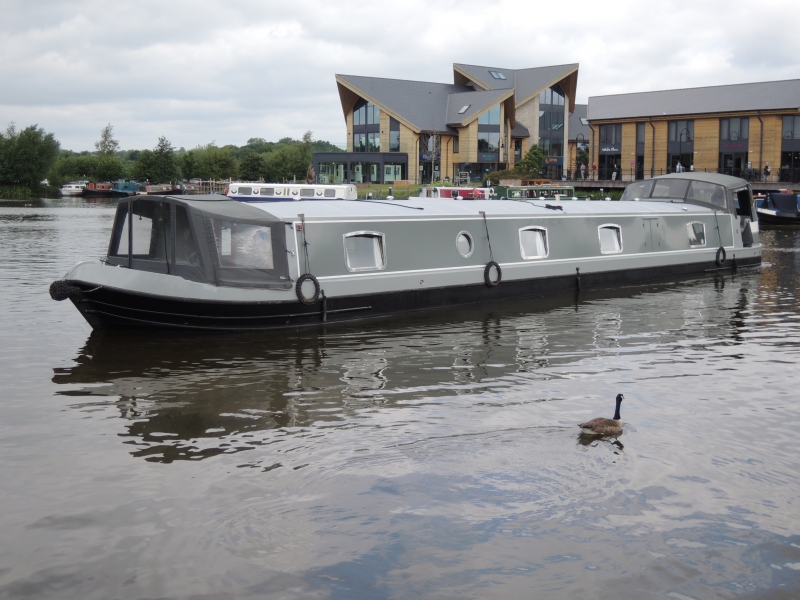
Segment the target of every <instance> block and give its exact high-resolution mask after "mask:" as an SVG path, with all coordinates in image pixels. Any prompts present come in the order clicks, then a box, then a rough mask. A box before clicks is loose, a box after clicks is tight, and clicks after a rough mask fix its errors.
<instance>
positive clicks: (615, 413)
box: [606, 398, 622, 421]
mask: <svg viewBox="0 0 800 600" xmlns="http://www.w3.org/2000/svg"><path fill="white" fill-rule="evenodd" d="M621 405H622V400H621V399H620V398H617V410H615V411H614V420H615V421H619V420H620V419H621V418H622V417H620V416H619V407H620V406H621ZM606 414H608V413H606Z"/></svg>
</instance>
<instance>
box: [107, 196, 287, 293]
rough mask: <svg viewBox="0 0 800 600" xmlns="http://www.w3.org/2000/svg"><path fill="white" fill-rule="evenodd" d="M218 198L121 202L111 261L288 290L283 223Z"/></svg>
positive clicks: (219, 281) (203, 279)
mask: <svg viewBox="0 0 800 600" xmlns="http://www.w3.org/2000/svg"><path fill="white" fill-rule="evenodd" d="M219 198H220V197H219V196H193V197H192V196H190V197H172V196H167V197H159V198H135V199H132V200H124V201H122V202H120V203H119V205H118V207H117V216H116V219H115V221H114V229H113V232H112V236H111V243H110V245H109V251H108V261H109V262H110V263H112V264H117V265H121V266H126V267H129V268H132V269H139V270H146V271H154V272H159V273H167V274H171V275H176V276H179V277H183V278H185V279H189V280H191V281H198V282H201V283H210V284H212V285H218V286H229V287H246V288H268V289H290V288H291V287H292V281H291V279H290V278H289V266H288V261H287V255H286V229H285V225H284V223H283V222H282V221H280V220H279V219H276V218H275V217H274V216H273V215H271V214H269V213H267V212H264V211H262V210H260V209H257V208H254V207H252V206H248V205H246V204H242V203H240V202H237V201H235V200H220V199H219Z"/></svg>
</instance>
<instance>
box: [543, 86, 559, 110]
mask: <svg viewBox="0 0 800 600" xmlns="http://www.w3.org/2000/svg"><path fill="white" fill-rule="evenodd" d="M539 104H540V105H541V104H551V105H553V106H564V93H563V92H562V91H561V88H560V87H559V86H557V85H554V86H553V87H551V88H548V89H546V90H543V91H542V92H541V93H540V94H539Z"/></svg>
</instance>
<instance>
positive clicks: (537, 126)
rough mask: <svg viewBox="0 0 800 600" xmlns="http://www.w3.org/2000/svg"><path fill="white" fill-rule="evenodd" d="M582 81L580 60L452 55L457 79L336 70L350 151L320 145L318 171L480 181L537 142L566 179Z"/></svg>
mask: <svg viewBox="0 0 800 600" xmlns="http://www.w3.org/2000/svg"><path fill="white" fill-rule="evenodd" d="M577 83H578V65H577V64H570V65H557V66H550V67H537V68H531V69H503V68H498V67H481V66H475V65H465V64H454V65H453V83H452V84H445V83H431V82H423V81H407V80H399V79H385V78H379V77H363V76H357V75H336V84H337V87H338V91H339V99H340V101H341V104H342V113H343V117H344V120H345V123H346V125H347V150H346V152H318V153H315V154H314V168H315V171H316V173H317V178H318V180H319V182H320V183H339V182H354V183H367V182H372V183H390V182H392V181H397V180H408V181H413V182H430V181H434V180H444V179H449V180H450V181H457V180H459V179H462V178H466V179H468V180H469V181H478V180H480V179H481V178H482V177H483V176H484V175H485V174H486V173H489V172H492V171H495V170H499V169H506V168H511V167H513V166H514V164H516V162H517V161H519V160H520V159H521V158H522V157H523V156H524V155H525V152H527V150H528V149H529V148H530V147H531V146H532V145H533V144H540V145H541V146H542V147H543V149H544V150H545V154H546V155H547V160H548V168H549V170H551V171H552V173H551V174H550V175H551V176H552V177H554V178H555V177H558V178H560V177H561V174H562V171H563V170H564V169H565V167H564V152H565V150H566V146H567V144H566V141H567V140H568V139H569V138H568V130H569V116H570V114H571V113H572V112H573V111H574V107H575V90H576V87H577Z"/></svg>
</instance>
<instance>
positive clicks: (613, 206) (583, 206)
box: [249, 198, 709, 221]
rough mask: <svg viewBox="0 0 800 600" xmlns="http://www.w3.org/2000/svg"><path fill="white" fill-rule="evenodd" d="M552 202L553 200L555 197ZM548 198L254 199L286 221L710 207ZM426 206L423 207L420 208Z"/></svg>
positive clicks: (649, 211)
mask: <svg viewBox="0 0 800 600" xmlns="http://www.w3.org/2000/svg"><path fill="white" fill-rule="evenodd" d="M551 202H552V201H551ZM551 202H547V201H545V200H535V201H533V200H531V201H517V200H447V199H434V198H411V199H409V200H404V201H380V202H370V201H364V200H335V201H330V202H327V201H321V200H312V201H299V202H259V203H250V204H249V205H250V206H252V207H254V208H259V209H261V210H263V211H264V212H267V213H269V214H271V215H274V216H275V217H277V218H278V219H281V220H283V221H296V220H299V217H298V215H300V214H303V215H304V217H305V218H306V219H307V220H308V219H359V218H370V219H371V218H393V219H394V218H402V219H409V220H417V219H420V220H425V219H431V218H434V219H435V218H453V217H456V218H469V217H474V218H480V211H484V212H485V213H486V216H487V217H509V216H522V217H533V216H536V217H559V216H569V215H609V216H612V217H613V216H614V215H620V216H621V215H625V214H652V213H658V214H664V213H675V214H678V213H682V214H686V213H687V212H691V213H697V214H701V213H706V212H709V209H707V208H703V207H701V206H695V205H691V204H684V203H670V202H620V201H613V202H606V201H593V202H582V201H567V202H562V203H560V204H558V206H561V207H563V210H553V209H549V208H546V205H547V204H550V205H551V206H553V204H552V203H551ZM420 208H421V209H423V210H419V209H420Z"/></svg>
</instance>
